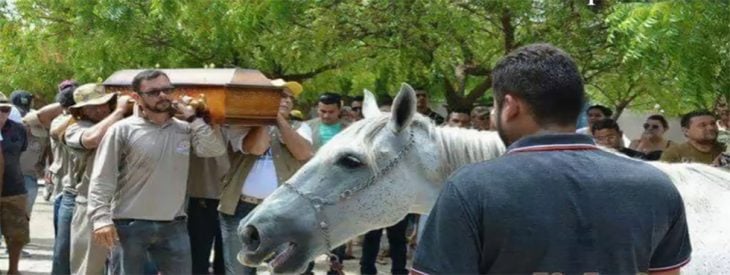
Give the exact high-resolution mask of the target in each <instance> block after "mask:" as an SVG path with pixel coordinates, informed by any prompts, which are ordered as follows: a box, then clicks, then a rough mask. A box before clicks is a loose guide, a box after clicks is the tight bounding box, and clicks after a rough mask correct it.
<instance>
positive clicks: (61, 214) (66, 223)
mask: <svg viewBox="0 0 730 275" xmlns="http://www.w3.org/2000/svg"><path fill="white" fill-rule="evenodd" d="M75 200H76V195H75V194H73V193H70V192H65V191H64V192H63V194H62V195H61V203H60V205H59V207H58V215H57V217H58V226H57V231H56V241H55V242H54V243H53V267H52V270H51V274H71V266H70V262H69V261H70V253H71V219H73V215H74V208H75V207H76V202H75Z"/></svg>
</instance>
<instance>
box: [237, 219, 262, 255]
mask: <svg viewBox="0 0 730 275" xmlns="http://www.w3.org/2000/svg"><path fill="white" fill-rule="evenodd" d="M241 238H242V239H243V245H244V246H246V248H247V249H248V250H250V251H255V250H256V249H257V248H259V245H260V244H261V237H260V236H259V231H258V230H257V229H256V227H253V226H251V225H247V226H246V228H245V229H244V230H243V236H241Z"/></svg>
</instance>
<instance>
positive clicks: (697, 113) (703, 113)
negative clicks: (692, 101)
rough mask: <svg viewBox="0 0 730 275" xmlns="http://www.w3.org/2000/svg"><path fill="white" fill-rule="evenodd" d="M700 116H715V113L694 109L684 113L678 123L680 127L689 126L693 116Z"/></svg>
mask: <svg viewBox="0 0 730 275" xmlns="http://www.w3.org/2000/svg"><path fill="white" fill-rule="evenodd" d="M700 116H711V117H715V114H713V113H712V112H710V111H708V110H695V111H692V112H689V113H686V114H684V115H683V116H682V120H681V121H680V124H681V125H682V128H689V126H690V122H692V119H693V118H695V117H700Z"/></svg>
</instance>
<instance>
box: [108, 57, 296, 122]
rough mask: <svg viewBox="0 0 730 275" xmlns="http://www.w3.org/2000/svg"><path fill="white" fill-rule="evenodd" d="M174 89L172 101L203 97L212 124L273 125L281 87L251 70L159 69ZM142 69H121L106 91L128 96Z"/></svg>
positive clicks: (109, 82) (110, 79)
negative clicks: (184, 97) (135, 78)
mask: <svg viewBox="0 0 730 275" xmlns="http://www.w3.org/2000/svg"><path fill="white" fill-rule="evenodd" d="M160 70H161V71H163V72H165V73H166V74H167V75H168V76H169V77H170V82H172V85H174V86H175V91H174V92H173V94H172V97H173V98H180V97H182V96H190V97H192V98H194V99H198V98H203V100H204V101H205V104H206V105H207V108H208V110H209V111H210V113H211V117H212V119H213V122H214V123H218V124H220V123H225V124H238V125H266V124H274V123H276V115H277V112H278V110H279V102H280V100H281V96H282V94H283V92H282V88H281V87H277V86H274V85H272V84H271V80H270V79H268V78H266V76H264V75H263V74H262V73H261V72H259V71H257V70H251V69H160ZM142 71H143V70H121V71H117V72H115V73H114V74H112V75H111V76H110V77H109V78H107V79H106V80H105V81H104V83H103V85H104V87H105V89H106V91H107V92H111V93H114V92H119V93H131V92H132V80H133V79H134V77H135V76H136V75H137V74H138V73H140V72H142Z"/></svg>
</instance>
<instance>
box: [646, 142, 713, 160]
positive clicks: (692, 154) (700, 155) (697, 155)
mask: <svg viewBox="0 0 730 275" xmlns="http://www.w3.org/2000/svg"><path fill="white" fill-rule="evenodd" d="M722 152H725V145H724V144H721V143H716V144H715V146H714V147H713V148H712V150H710V152H702V151H699V150H697V149H696V148H695V147H694V146H692V145H691V144H689V142H685V143H682V144H679V145H674V146H670V147H669V148H667V150H665V151H664V153H663V154H662V157H661V159H659V160H661V161H665V162H697V163H704V164H712V162H713V161H714V160H715V158H717V156H719V155H720V153H722Z"/></svg>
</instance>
